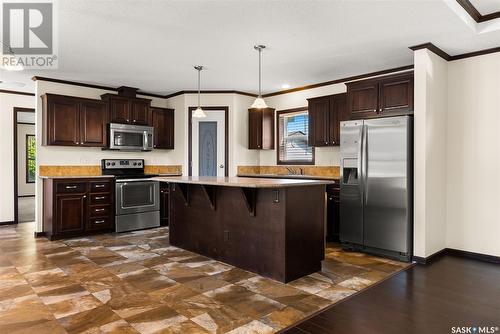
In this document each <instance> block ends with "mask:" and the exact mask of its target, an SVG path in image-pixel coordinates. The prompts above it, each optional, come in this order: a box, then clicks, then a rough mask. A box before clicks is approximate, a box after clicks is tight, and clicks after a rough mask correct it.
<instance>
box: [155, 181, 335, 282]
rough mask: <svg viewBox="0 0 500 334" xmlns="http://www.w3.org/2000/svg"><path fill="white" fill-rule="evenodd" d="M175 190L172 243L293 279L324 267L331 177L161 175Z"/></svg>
mask: <svg viewBox="0 0 500 334" xmlns="http://www.w3.org/2000/svg"><path fill="white" fill-rule="evenodd" d="M154 179H155V180H157V181H160V182H167V183H168V184H169V188H170V203H169V204H170V232H169V233H170V243H171V245H173V246H176V247H180V248H183V249H186V250H189V251H193V252H196V253H199V254H202V255H205V256H208V257H210V258H213V259H215V260H219V261H222V262H226V263H228V264H231V265H234V266H236V267H239V268H241V269H245V270H248V271H252V272H255V273H258V274H260V275H262V276H266V277H270V278H272V279H275V280H278V281H281V282H289V281H292V280H295V279H297V278H300V277H302V276H305V275H308V274H311V273H313V272H316V271H318V270H320V269H321V261H322V260H323V259H324V250H325V233H324V227H325V186H326V185H327V184H331V183H333V182H331V181H325V180H300V179H269V178H245V177H229V178H227V177H226V178H217V177H156V178H154Z"/></svg>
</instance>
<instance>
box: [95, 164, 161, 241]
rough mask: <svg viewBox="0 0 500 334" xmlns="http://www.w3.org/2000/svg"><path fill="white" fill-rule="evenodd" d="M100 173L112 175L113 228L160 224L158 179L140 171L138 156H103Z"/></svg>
mask: <svg viewBox="0 0 500 334" xmlns="http://www.w3.org/2000/svg"><path fill="white" fill-rule="evenodd" d="M101 164H102V165H101V169H102V173H103V174H105V175H114V176H115V184H116V187H115V200H116V212H115V213H116V218H115V225H116V232H124V231H132V230H139V229H144V228H150V227H158V226H160V183H159V182H158V181H153V180H151V178H152V177H154V176H157V175H155V174H145V173H144V160H142V159H125V160H118V159H104V160H102V162H101Z"/></svg>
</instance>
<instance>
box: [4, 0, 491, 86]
mask: <svg viewBox="0 0 500 334" xmlns="http://www.w3.org/2000/svg"><path fill="white" fill-rule="evenodd" d="M482 1H483V0H479V1H478V2H482ZM492 2H495V3H496V2H498V1H492ZM55 5H56V12H55V18H56V20H57V27H58V29H57V36H56V39H57V43H58V51H57V55H58V59H59V68H58V69H56V70H24V71H21V72H6V71H2V72H1V73H0V80H1V81H4V82H6V83H8V82H16V83H19V82H21V83H24V84H25V85H26V86H25V87H19V85H17V86H16V87H12V88H10V89H14V90H22V91H32V92H34V89H35V84H34V82H33V81H32V80H30V79H31V77H33V76H34V75H37V76H43V77H51V78H57V79H63V80H70V81H78V82H83V83H91V84H98V85H105V86H113V87H117V86H121V85H126V86H132V87H137V88H139V89H140V90H142V91H146V92H150V93H157V94H168V93H172V92H176V91H179V90H191V89H196V86H197V73H196V71H195V70H194V69H193V65H203V66H205V70H204V71H203V73H202V87H201V88H202V89H206V90H222V89H228V90H241V91H247V92H251V93H256V92H257V89H258V57H257V56H258V55H257V52H256V51H255V50H254V49H253V45H255V44H265V45H267V48H266V50H265V51H264V53H263V60H262V62H263V77H262V80H263V81H262V82H263V87H262V89H263V93H269V92H275V91H279V90H282V89H283V88H282V87H283V86H284V85H287V86H288V87H291V88H293V87H298V86H303V85H308V84H314V83H318V82H323V81H329V80H334V79H338V78H343V77H348V76H353V75H358V74H363V73H369V72H374V71H379V70H384V69H389V68H394V67H400V66H405V65H410V64H412V63H413V54H412V51H410V50H409V49H408V47H409V46H413V45H418V44H422V43H426V42H432V43H434V44H435V45H437V46H438V47H440V48H441V49H443V50H444V51H445V52H447V53H448V54H450V55H456V54H462V53H466V52H471V51H477V50H482V49H488V48H492V47H497V46H499V42H498V41H500V31H492V32H488V33H482V34H478V33H476V32H475V31H474V30H473V29H470V27H469V26H467V24H465V23H464V21H463V20H462V19H461V18H460V17H459V15H457V13H455V12H454V11H453V10H451V9H450V7H449V6H448V5H447V4H446V0H435V1H421V0H379V1H372V0H358V1H246V0H242V1H201V0H193V1H150V2H147V5H145V3H144V2H143V1H138V0H135V1H120V2H116V1H97V0H87V1H84V0H73V1H57V2H56V3H55ZM0 89H9V86H8V85H7V84H3V85H0Z"/></svg>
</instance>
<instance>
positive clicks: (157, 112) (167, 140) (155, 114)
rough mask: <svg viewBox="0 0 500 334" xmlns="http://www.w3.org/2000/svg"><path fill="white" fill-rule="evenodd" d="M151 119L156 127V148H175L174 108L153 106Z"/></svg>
mask: <svg viewBox="0 0 500 334" xmlns="http://www.w3.org/2000/svg"><path fill="white" fill-rule="evenodd" d="M151 120H152V122H151V125H152V126H153V128H154V148H155V149H166V150H172V149H174V110H173V109H165V108H151Z"/></svg>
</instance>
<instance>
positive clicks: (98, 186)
mask: <svg viewBox="0 0 500 334" xmlns="http://www.w3.org/2000/svg"><path fill="white" fill-rule="evenodd" d="M105 186H106V185H105V184H96V185H95V187H96V188H104V187H105Z"/></svg>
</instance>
